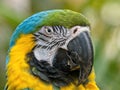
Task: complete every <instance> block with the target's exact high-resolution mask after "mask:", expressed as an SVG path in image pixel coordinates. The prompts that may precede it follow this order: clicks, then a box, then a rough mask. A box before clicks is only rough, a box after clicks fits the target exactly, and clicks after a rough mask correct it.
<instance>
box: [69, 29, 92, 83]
mask: <svg viewBox="0 0 120 90" xmlns="http://www.w3.org/2000/svg"><path fill="white" fill-rule="evenodd" d="M67 47H68V50H69V53H68V54H69V56H70V57H71V59H72V63H71V64H70V65H71V69H73V70H74V68H76V67H78V66H80V68H79V70H80V72H79V81H78V84H81V83H83V82H85V81H86V79H87V77H88V76H89V74H90V72H91V70H92V66H93V46H92V42H91V38H90V35H89V32H87V31H84V32H82V33H80V35H78V36H77V37H75V38H74V39H73V40H71V41H70V42H69V44H68V46H67Z"/></svg>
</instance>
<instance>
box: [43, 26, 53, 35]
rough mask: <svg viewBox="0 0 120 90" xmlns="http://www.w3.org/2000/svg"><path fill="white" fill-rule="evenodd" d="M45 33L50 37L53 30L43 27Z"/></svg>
mask: <svg viewBox="0 0 120 90" xmlns="http://www.w3.org/2000/svg"><path fill="white" fill-rule="evenodd" d="M45 32H46V33H47V34H49V35H50V34H52V33H53V30H52V28H50V27H45Z"/></svg>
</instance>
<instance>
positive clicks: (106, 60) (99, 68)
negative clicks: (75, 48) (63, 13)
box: [0, 0, 120, 90]
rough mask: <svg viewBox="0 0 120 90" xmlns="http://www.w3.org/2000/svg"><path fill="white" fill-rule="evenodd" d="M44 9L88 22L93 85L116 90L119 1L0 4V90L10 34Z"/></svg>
mask: <svg viewBox="0 0 120 90" xmlns="http://www.w3.org/2000/svg"><path fill="white" fill-rule="evenodd" d="M48 9H71V10H74V11H77V12H81V13H82V14H84V15H85V16H86V17H87V18H88V19H89V21H90V23H91V27H92V31H91V34H92V39H93V44H94V50H95V59H94V67H95V71H96V81H97V84H98V86H99V87H100V89H101V90H120V85H119V84H120V0H9V1H8V0H0V90H3V88H4V85H5V58H6V55H7V49H8V46H9V40H10V36H11V35H12V32H13V31H14V29H15V28H16V26H17V25H18V24H19V23H20V22H21V21H23V20H24V19H25V18H27V17H29V16H31V15H32V14H34V13H36V12H39V11H43V10H48Z"/></svg>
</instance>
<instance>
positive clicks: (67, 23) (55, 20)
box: [42, 10, 90, 28]
mask: <svg viewBox="0 0 120 90" xmlns="http://www.w3.org/2000/svg"><path fill="white" fill-rule="evenodd" d="M42 25H43V26H44V25H48V26H56V25H61V26H64V27H67V28H70V27H73V26H76V25H79V26H90V23H89V21H88V20H87V18H86V17H84V16H83V15H82V14H80V13H78V12H74V11H71V10H57V11H56V12H53V13H50V14H49V15H48V17H46V18H45V19H44V20H43V22H42Z"/></svg>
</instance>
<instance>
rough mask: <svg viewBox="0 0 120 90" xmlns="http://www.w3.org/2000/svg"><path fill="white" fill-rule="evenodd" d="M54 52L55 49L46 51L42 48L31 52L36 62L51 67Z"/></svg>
mask: <svg viewBox="0 0 120 90" xmlns="http://www.w3.org/2000/svg"><path fill="white" fill-rule="evenodd" d="M56 51H57V50H56V49H52V50H48V49H44V48H35V49H34V51H33V52H34V55H35V57H36V59H37V60H38V61H41V60H43V61H47V62H48V63H49V64H50V65H51V66H52V61H53V58H54V55H55V53H56Z"/></svg>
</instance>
